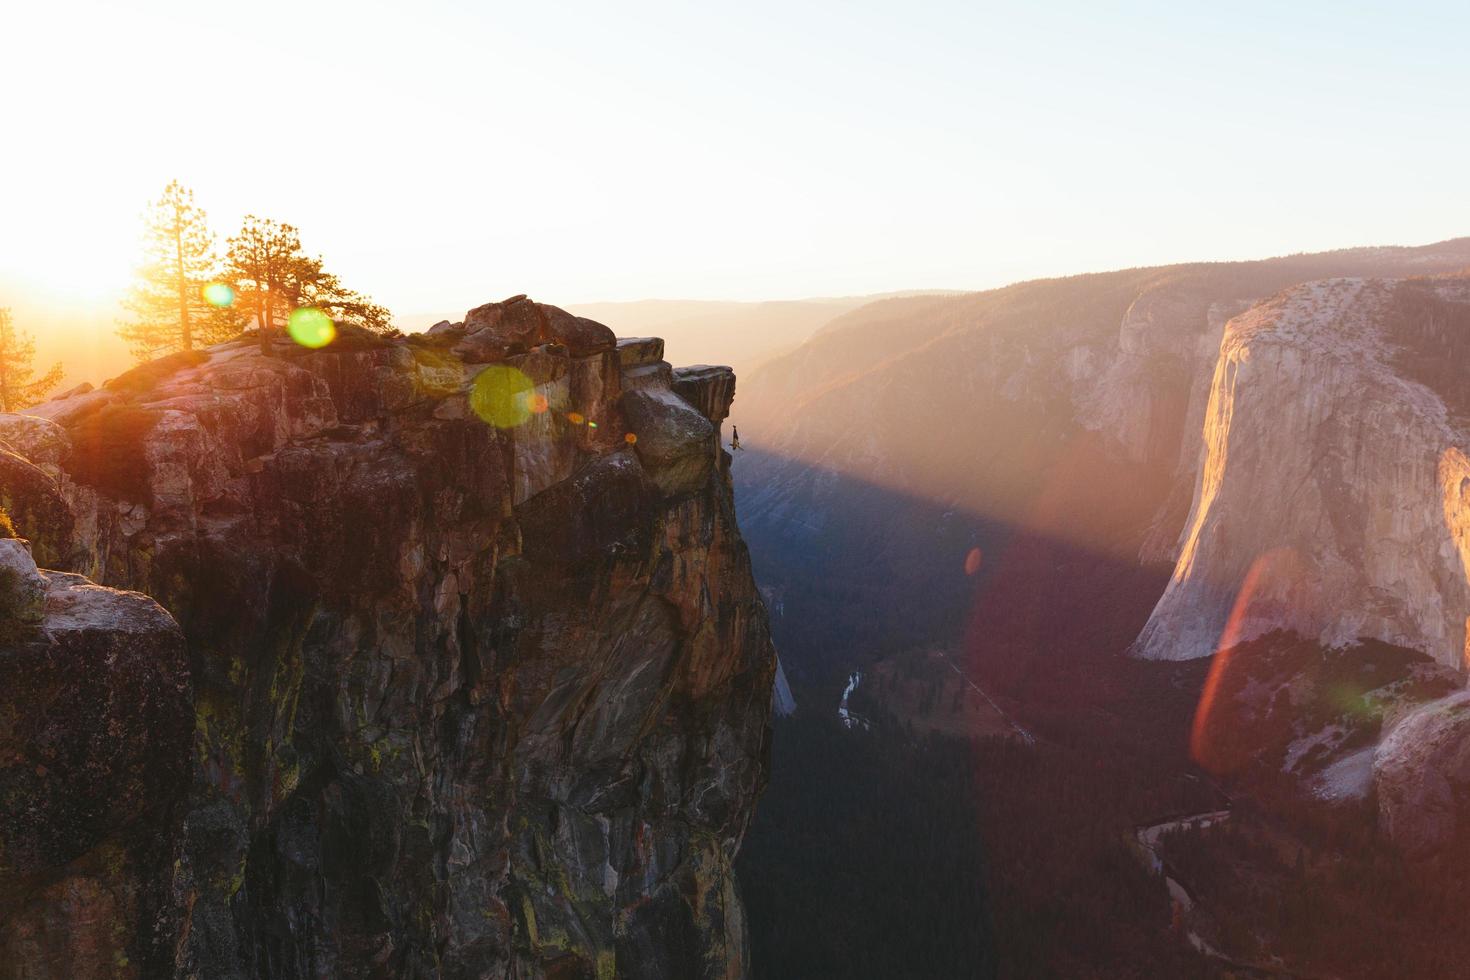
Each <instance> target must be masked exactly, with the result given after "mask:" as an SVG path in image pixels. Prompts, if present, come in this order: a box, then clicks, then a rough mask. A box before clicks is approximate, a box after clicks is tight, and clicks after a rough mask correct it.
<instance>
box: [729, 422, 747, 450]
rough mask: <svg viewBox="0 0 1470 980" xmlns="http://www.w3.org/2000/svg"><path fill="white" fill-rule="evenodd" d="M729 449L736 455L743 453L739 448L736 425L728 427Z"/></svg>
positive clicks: (738, 434)
mask: <svg viewBox="0 0 1470 980" xmlns="http://www.w3.org/2000/svg"><path fill="white" fill-rule="evenodd" d="M730 448H731V450H733V451H735V452H737V453H738V452H744V450H743V449H741V448H740V426H738V425H732V426H730Z"/></svg>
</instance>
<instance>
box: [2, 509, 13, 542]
mask: <svg viewBox="0 0 1470 980" xmlns="http://www.w3.org/2000/svg"><path fill="white" fill-rule="evenodd" d="M13 537H15V525H14V524H12V523H11V522H10V515H9V514H7V513H5V508H4V507H0V538H13Z"/></svg>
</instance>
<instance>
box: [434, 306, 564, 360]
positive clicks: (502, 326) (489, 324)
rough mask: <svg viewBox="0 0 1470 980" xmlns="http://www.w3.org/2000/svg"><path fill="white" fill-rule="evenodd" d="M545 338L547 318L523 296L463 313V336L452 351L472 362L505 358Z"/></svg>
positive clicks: (523, 350) (519, 352)
mask: <svg viewBox="0 0 1470 980" xmlns="http://www.w3.org/2000/svg"><path fill="white" fill-rule="evenodd" d="M545 340H546V317H545V316H543V315H542V313H541V309H540V307H539V306H537V304H535V303H533V302H531V301H530V300H528V299H527V298H526V297H525V296H512V297H511V298H510V299H506V300H501V301H500V302H499V303H486V304H485V305H484V306H477V307H475V308H474V309H473V310H470V311H469V312H468V313H466V314H465V315H464V339H463V340H461V341H460V342H459V343H457V344H456V345H455V346H454V351H455V353H457V354H459V355H460V356H461V357H463V358H464V359H465V361H466V362H468V363H471V364H484V363H489V362H492V361H501V360H504V359H505V358H506V357H508V356H509V355H511V354H522V353H525V352H526V351H528V350H530V349H531V348H532V347H535V346H536V345H537V344H540V343H543V342H545Z"/></svg>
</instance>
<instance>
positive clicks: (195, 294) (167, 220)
mask: <svg viewBox="0 0 1470 980" xmlns="http://www.w3.org/2000/svg"><path fill="white" fill-rule="evenodd" d="M144 222H145V225H144V228H145V230H144V239H143V263H142V265H141V266H140V267H139V269H138V281H137V283H136V284H135V285H134V286H133V288H132V290H130V291H129V293H128V295H127V297H126V298H125V299H124V300H123V306H124V307H125V308H127V309H128V311H130V312H131V313H132V314H133V319H132V320H130V321H128V322H126V323H124V324H123V325H122V326H121V328H120V329H119V330H118V333H119V334H120V335H121V336H122V338H123V339H124V340H126V341H127V342H128V346H129V348H130V349H131V350H132V352H133V355H134V356H135V357H136V358H137V359H138V360H140V361H147V360H150V359H152V358H154V357H158V356H159V355H161V354H168V353H172V352H174V351H188V350H193V349H194V348H195V347H203V346H208V345H209V344H214V343H218V342H220V341H222V340H226V339H228V338H229V337H232V336H234V335H235V334H236V333H238V332H239V330H240V318H239V316H238V315H237V314H235V313H234V311H233V310H231V309H230V308H229V304H228V303H227V302H226V303H225V304H224V305H222V306H216V305H214V304H213V303H211V302H210V301H209V299H207V298H206V294H205V287H207V286H208V285H209V284H210V282H211V280H212V279H214V277H215V273H216V264H217V259H216V256H215V253H214V234H213V232H211V231H210V230H209V225H208V223H207V216H206V215H205V213H204V211H203V210H202V209H200V208H199V207H198V206H197V205H195V204H194V192H193V191H191V190H189V189H188V188H186V187H184V186H183V185H181V184H180V183H179V182H178V181H176V180H175V181H170V182H169V185H168V186H167V187H165V188H164V190H163V196H162V197H160V198H159V199H158V200H157V201H155V202H154V203H153V205H152V207H151V208H150V210H149V212H148V213H147V215H146V216H145V218H144ZM224 298H226V299H227V298H228V297H227V296H225V297H224Z"/></svg>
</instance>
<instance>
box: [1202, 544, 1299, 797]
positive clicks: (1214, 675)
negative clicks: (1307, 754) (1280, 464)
mask: <svg viewBox="0 0 1470 980" xmlns="http://www.w3.org/2000/svg"><path fill="white" fill-rule="evenodd" d="M1297 577H1298V569H1297V561H1296V553H1295V552H1294V551H1293V550H1292V549H1290V548H1276V549H1273V550H1271V551H1268V552H1266V553H1264V554H1262V555H1259V556H1258V557H1257V558H1256V560H1255V561H1254V562H1252V563H1251V567H1250V568H1249V570H1247V571H1246V573H1245V578H1244V579H1243V580H1242V581H1241V583H1240V590H1239V591H1238V592H1237V593H1236V594H1235V603H1234V605H1233V606H1231V609H1230V618H1229V619H1227V620H1226V621H1225V628H1224V629H1223V630H1222V631H1221V632H1220V642H1219V644H1218V645H1217V646H1216V647H1215V659H1214V662H1213V663H1211V664H1210V675H1209V677H1208V678H1206V679H1205V687H1204V690H1203V691H1202V692H1201V693H1200V698H1199V706H1198V707H1197V708H1196V709H1195V712H1194V724H1193V725H1192V726H1191V728H1190V733H1189V754H1190V757H1191V758H1193V759H1194V761H1195V762H1197V763H1199V764H1200V765H1201V766H1203V767H1204V768H1205V769H1207V770H1209V771H1210V772H1219V771H1220V770H1221V769H1222V768H1224V764H1223V761H1222V760H1221V758H1220V753H1219V752H1218V751H1216V750H1215V748H1214V746H1212V744H1211V741H1210V736H1211V733H1212V731H1213V728H1212V725H1211V723H1212V717H1211V716H1212V715H1213V714H1214V711H1215V707H1216V705H1215V701H1216V699H1217V698H1218V697H1219V694H1220V684H1221V682H1222V681H1223V680H1224V678H1225V675H1226V673H1227V672H1228V671H1229V670H1230V667H1231V664H1232V660H1233V659H1234V657H1235V651H1234V648H1235V647H1236V646H1237V645H1239V644H1240V643H1241V642H1243V641H1244V640H1246V639H1249V637H1247V636H1245V625H1246V616H1247V614H1248V612H1249V610H1250V607H1251V604H1252V602H1255V601H1257V600H1259V599H1261V598H1262V593H1264V592H1266V591H1267V587H1268V585H1280V584H1281V583H1282V582H1289V581H1290V580H1292V579H1295V578H1297ZM1273 580H1274V581H1273Z"/></svg>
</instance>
